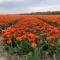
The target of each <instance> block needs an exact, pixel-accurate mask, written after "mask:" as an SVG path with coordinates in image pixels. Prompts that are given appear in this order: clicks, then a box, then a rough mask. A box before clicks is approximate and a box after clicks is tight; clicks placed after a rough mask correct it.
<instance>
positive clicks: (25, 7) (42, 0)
mask: <svg viewBox="0 0 60 60" xmlns="http://www.w3.org/2000/svg"><path fill="white" fill-rule="evenodd" d="M43 11H60V0H0V14H19V13H30V12H43Z"/></svg>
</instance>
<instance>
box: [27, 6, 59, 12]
mask: <svg viewBox="0 0 60 60" xmlns="http://www.w3.org/2000/svg"><path fill="white" fill-rule="evenodd" d="M28 9H29V10H30V11H33V12H36V11H60V5H56V6H55V5H54V6H41V7H29V8H28Z"/></svg>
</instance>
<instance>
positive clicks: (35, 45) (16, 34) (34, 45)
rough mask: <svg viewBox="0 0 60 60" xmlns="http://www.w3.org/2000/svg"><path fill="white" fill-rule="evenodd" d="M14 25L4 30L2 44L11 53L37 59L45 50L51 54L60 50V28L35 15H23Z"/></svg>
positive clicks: (33, 59)
mask: <svg viewBox="0 0 60 60" xmlns="http://www.w3.org/2000/svg"><path fill="white" fill-rule="evenodd" d="M22 17H23V19H21V20H19V22H17V23H16V24H14V25H13V26H12V27H8V28H7V29H5V30H2V45H3V47H4V48H5V49H6V50H7V51H9V52H10V53H18V54H21V55H27V56H29V57H32V56H33V57H32V58H31V59H32V60H35V59H37V58H38V57H39V56H40V55H41V54H43V52H44V51H47V52H48V54H49V55H50V56H52V55H53V54H56V53H59V51H60V28H57V27H54V26H51V25H49V24H47V23H46V22H43V21H41V20H39V19H38V18H36V17H34V16H22Z"/></svg>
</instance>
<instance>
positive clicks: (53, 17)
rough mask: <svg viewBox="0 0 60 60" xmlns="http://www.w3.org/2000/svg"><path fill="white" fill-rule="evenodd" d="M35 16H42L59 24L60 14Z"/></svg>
mask: <svg viewBox="0 0 60 60" xmlns="http://www.w3.org/2000/svg"><path fill="white" fill-rule="evenodd" d="M36 17H39V18H42V19H44V20H46V21H47V22H54V23H57V24H60V15H38V16H36Z"/></svg>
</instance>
